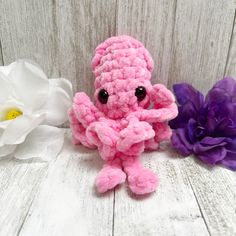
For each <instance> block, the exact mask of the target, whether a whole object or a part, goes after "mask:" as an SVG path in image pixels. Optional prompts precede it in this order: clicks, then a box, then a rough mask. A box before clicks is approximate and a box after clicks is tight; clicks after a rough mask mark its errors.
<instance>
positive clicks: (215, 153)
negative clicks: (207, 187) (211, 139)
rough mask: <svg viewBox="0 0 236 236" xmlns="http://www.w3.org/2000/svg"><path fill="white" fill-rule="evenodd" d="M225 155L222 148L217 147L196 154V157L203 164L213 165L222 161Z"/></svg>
mask: <svg viewBox="0 0 236 236" xmlns="http://www.w3.org/2000/svg"><path fill="white" fill-rule="evenodd" d="M226 154H227V151H226V149H225V148H224V147H217V146H215V147H214V148H212V149H210V150H207V151H206V152H202V153H200V154H198V157H199V158H200V159H201V160H202V161H203V162H205V163H207V164H210V165H214V164H216V163H217V162H219V161H221V160H223V159H224V158H225V156H226Z"/></svg>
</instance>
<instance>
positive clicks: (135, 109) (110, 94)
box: [68, 35, 177, 194]
mask: <svg viewBox="0 0 236 236" xmlns="http://www.w3.org/2000/svg"><path fill="white" fill-rule="evenodd" d="M92 70H93V72H94V75H95V104H93V102H91V100H90V98H89V97H88V96H87V95H86V94H85V93H84V92H79V93H77V94H76V95H75V97H74V102H73V106H72V108H71V109H70V110H69V112H68V114H69V118H70V127H71V130H72V134H73V141H74V143H75V144H82V145H84V146H86V147H88V148H98V151H99V153H100V155H101V158H102V159H103V160H104V161H105V164H104V166H103V168H102V170H101V171H100V172H99V174H98V176H97V178H96V186H97V189H98V191H99V192H100V193H104V192H106V191H107V190H109V189H112V188H114V187H115V186H117V185H118V184H121V183H123V182H124V181H125V179H126V177H127V181H128V185H129V188H130V189H131V191H132V192H133V193H136V194H147V193H151V192H153V191H154V190H155V189H156V187H157V184H158V179H157V176H156V175H155V174H154V173H153V172H152V171H151V170H149V169H146V168H144V167H143V165H142V164H141V162H140V160H139V157H140V155H141V153H142V152H143V151H144V150H156V149H157V148H158V147H159V143H160V142H161V141H163V140H167V139H169V138H170V136H171V129H170V128H169V126H168V124H167V122H168V121H169V120H171V119H173V118H175V117H176V116H177V106H176V104H175V98H174V96H173V94H172V93H171V92H170V91H169V90H168V89H166V88H165V86H164V85H161V84H156V85H152V84H151V82H150V79H151V72H152V70H153V60H152V58H151V56H150V54H149V52H148V51H147V50H146V49H145V47H144V46H143V44H142V43H140V42H139V41H137V40H136V39H134V38H132V37H129V36H125V35H124V36H117V37H111V38H109V39H107V40H106V41H105V42H103V43H102V44H100V45H99V46H98V47H97V48H96V51H95V56H94V58H93V60H92Z"/></svg>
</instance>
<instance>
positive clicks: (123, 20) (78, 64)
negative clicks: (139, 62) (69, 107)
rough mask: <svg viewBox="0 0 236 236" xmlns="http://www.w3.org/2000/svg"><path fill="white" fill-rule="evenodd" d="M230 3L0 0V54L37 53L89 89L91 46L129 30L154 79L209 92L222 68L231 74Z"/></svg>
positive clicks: (50, 69)
mask: <svg viewBox="0 0 236 236" xmlns="http://www.w3.org/2000/svg"><path fill="white" fill-rule="evenodd" d="M235 7H236V6H235V0H229V1H222V0H209V1H205V0H199V1H190V0H178V1H176V0H170V1H165V0H157V1H155V0H145V1H142V0H137V1H136V0H130V1H124V0H105V1H104V0H89V1H86V0H81V1H76V0H65V1H64V0H49V1H47V0H42V1H37V0H31V1H29V0H18V1H15V0H1V4H0V11H1V27H0V39H1V43H2V54H3V58H4V62H5V64H8V63H10V62H12V61H13V60H15V59H17V58H30V59H32V60H35V61H36V62H38V63H39V64H40V65H41V66H42V68H43V69H44V70H45V72H46V73H47V75H48V76H49V77H55V76H62V77H66V78H68V79H69V80H70V81H72V83H73V86H74V91H78V90H79V91H82V90H84V91H85V92H87V93H88V94H89V95H91V96H92V94H93V83H94V81H93V75H92V71H91V68H90V63H91V58H92V55H93V52H94V49H95V47H96V46H97V45H98V44H99V43H100V42H102V41H103V40H105V39H106V38H107V37H110V36H113V35H116V34H130V35H131V36H134V37H136V38H138V39H139V40H141V41H142V42H143V43H144V45H146V47H147V48H148V50H149V51H150V52H151V54H152V56H153V58H154V61H155V69H154V73H153V82H161V83H163V84H168V85H169V86H171V85H172V84H173V83H176V82H180V81H185V82H189V83H192V84H193V85H195V86H196V87H197V88H199V89H201V90H203V91H207V90H208V89H209V88H210V87H211V86H212V84H213V83H214V82H215V81H217V80H219V79H221V78H222V77H223V75H224V73H226V72H227V74H230V75H235V47H236V46H235V45H236V42H235V36H234V35H232V28H233V23H234V15H235ZM234 31H235V30H234ZM234 31H233V32H234ZM234 34H235V32H234ZM231 35H232V37H231ZM229 49H230V51H229ZM228 51H229V53H228ZM0 62H1V61H0ZM226 63H227V66H226ZM225 68H227V70H225Z"/></svg>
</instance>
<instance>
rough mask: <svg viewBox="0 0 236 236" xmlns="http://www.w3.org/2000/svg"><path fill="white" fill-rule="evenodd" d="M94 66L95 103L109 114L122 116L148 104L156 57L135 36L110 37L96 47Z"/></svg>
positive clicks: (109, 115) (112, 116)
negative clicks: (153, 57) (153, 58)
mask: <svg viewBox="0 0 236 236" xmlns="http://www.w3.org/2000/svg"><path fill="white" fill-rule="evenodd" d="M92 69H93V72H94V74H95V100H96V106H97V107H98V108H99V110H101V111H102V112H104V113H105V114H106V115H107V116H108V117H110V118H122V117H124V116H126V115H127V114H129V112H131V111H136V110H137V109H138V107H147V106H148V105H149V101H150V98H149V95H150V91H151V89H152V85H151V83H150V78H151V72H152V70H153V60H152V57H151V56H150V54H149V52H148V51H147V50H146V49H145V47H144V46H143V44H142V43H140V42H139V41H137V40H136V39H134V38H131V37H129V36H119V37H112V38H109V39H107V40H106V41H105V42H103V43H102V44H100V45H99V46H98V47H97V48H96V52H95V56H94V58H93V60H92ZM108 97H109V99H108ZM137 100H138V101H139V103H137Z"/></svg>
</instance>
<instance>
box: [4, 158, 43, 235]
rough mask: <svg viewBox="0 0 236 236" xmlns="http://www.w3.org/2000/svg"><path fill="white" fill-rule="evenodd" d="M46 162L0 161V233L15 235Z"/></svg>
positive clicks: (21, 223)
mask: <svg viewBox="0 0 236 236" xmlns="http://www.w3.org/2000/svg"><path fill="white" fill-rule="evenodd" d="M46 170H47V164H45V163H32V162H31V161H29V162H21V161H16V160H1V161H0V235H2V236H5V235H7V236H12V235H17V234H18V232H19V231H20V230H21V227H22V225H23V224H24V221H25V217H26V215H27V214H28V211H29V209H30V206H31V204H32V202H33V200H34V198H35V196H36V195H37V191H38V186H39V184H40V182H41V180H42V178H43V176H44V175H45V173H46Z"/></svg>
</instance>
